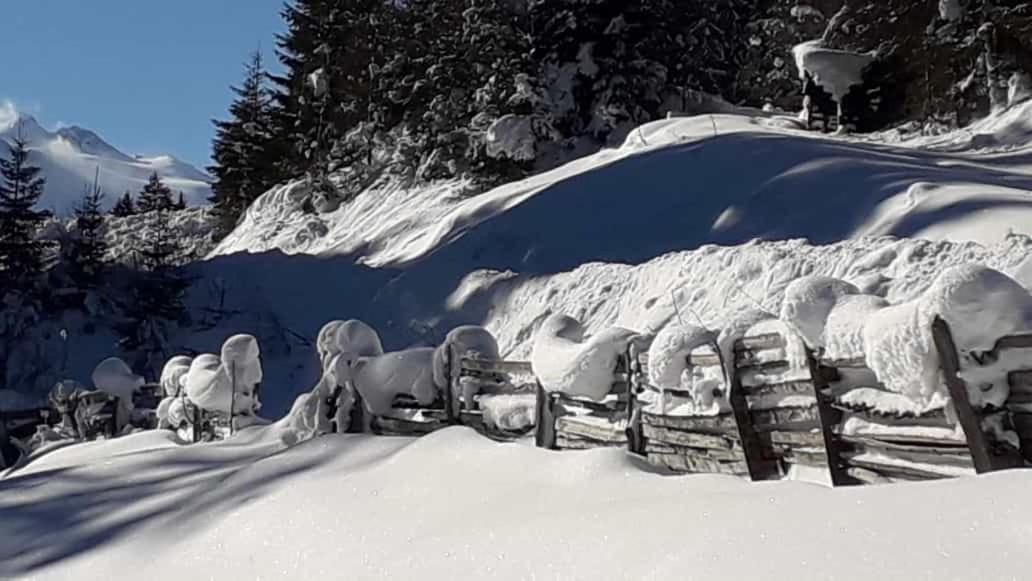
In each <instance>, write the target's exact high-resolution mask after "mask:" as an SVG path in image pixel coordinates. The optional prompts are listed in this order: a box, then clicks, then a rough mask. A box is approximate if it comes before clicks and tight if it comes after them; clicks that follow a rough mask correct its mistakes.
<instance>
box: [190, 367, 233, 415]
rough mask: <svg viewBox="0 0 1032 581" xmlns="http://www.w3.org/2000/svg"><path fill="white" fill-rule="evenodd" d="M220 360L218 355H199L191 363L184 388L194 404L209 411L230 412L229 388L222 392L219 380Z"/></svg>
mask: <svg viewBox="0 0 1032 581" xmlns="http://www.w3.org/2000/svg"><path fill="white" fill-rule="evenodd" d="M219 365H220V361H219V358H218V356H217V355H212V354H211V353H205V354H203V355H198V356H197V357H195V358H194V360H193V362H192V363H190V370H189V371H187V373H186V375H185V376H184V377H183V389H184V390H185V391H186V397H188V398H190V401H191V402H193V404H194V405H196V406H198V407H200V408H201V409H204V410H208V411H221V412H223V413H227V412H229V400H230V394H229V388H228V386H226V390H225V393H222V392H220V389H219V388H220V384H219V382H218V380H217V376H218V373H219Z"/></svg>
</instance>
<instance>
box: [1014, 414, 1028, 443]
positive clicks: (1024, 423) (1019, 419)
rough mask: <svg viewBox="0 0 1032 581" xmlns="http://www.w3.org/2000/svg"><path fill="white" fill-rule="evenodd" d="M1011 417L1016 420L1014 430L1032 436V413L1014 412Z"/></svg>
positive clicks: (1023, 435)
mask: <svg viewBox="0 0 1032 581" xmlns="http://www.w3.org/2000/svg"><path fill="white" fill-rule="evenodd" d="M1011 419H1012V420H1013V421H1014V430H1015V431H1016V432H1017V433H1018V434H1019V435H1021V436H1022V437H1027V436H1032V413H1013V414H1011ZM1026 435H1027V436H1026Z"/></svg>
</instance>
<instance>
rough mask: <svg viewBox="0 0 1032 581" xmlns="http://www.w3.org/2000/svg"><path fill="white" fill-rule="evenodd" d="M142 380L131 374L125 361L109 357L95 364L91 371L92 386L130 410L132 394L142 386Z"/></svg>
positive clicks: (131, 371)
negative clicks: (111, 396) (115, 398)
mask: <svg viewBox="0 0 1032 581" xmlns="http://www.w3.org/2000/svg"><path fill="white" fill-rule="evenodd" d="M143 383H144V381H143V378H142V377H140V376H139V375H136V374H135V373H133V370H132V369H130V368H129V365H127V364H126V362H125V361H122V360H121V359H119V358H117V357H111V358H108V359H105V360H104V361H101V362H100V363H99V364H97V367H96V369H94V370H93V386H94V387H95V388H97V389H98V390H100V391H103V392H104V393H107V394H110V395H113V396H115V397H117V398H118V399H119V402H121V404H122V405H125V406H127V407H128V408H129V409H132V406H133V392H135V391H136V390H137V389H139V388H140V387H141V386H143Z"/></svg>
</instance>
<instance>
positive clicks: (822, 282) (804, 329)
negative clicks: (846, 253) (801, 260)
mask: <svg viewBox="0 0 1032 581" xmlns="http://www.w3.org/2000/svg"><path fill="white" fill-rule="evenodd" d="M859 292H860V289H858V288H856V286H854V285H852V284H850V283H848V282H845V281H843V280H838V279H835V278H831V277H827V276H805V277H802V278H798V279H796V280H794V281H792V282H791V283H790V284H789V285H788V287H787V288H786V289H785V298H784V300H783V302H782V303H781V319H782V320H784V321H791V322H792V323H793V324H794V325H795V326H796V328H797V329H798V330H799V332H800V333H801V334H802V335H803V338H805V339H806V342H807V344H809V345H810V346H811V347H816V346H818V345H820V344H821V335H822V334H823V333H824V325H825V323H826V322H827V320H828V315H829V314H830V313H831V310H832V309H833V308H834V307H835V303H836V301H838V300H839V298H841V297H844V296H846V295H855V294H859Z"/></svg>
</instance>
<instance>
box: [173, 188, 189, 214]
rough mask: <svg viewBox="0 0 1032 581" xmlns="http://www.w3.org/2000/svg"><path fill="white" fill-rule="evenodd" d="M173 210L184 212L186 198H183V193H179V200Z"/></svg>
mask: <svg viewBox="0 0 1032 581" xmlns="http://www.w3.org/2000/svg"><path fill="white" fill-rule="evenodd" d="M173 209H174V210H185V209H186V198H184V197H183V192H179V200H178V201H176V204H175V206H173Z"/></svg>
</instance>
